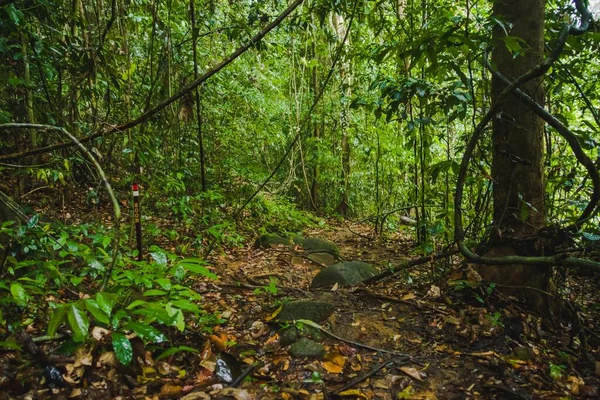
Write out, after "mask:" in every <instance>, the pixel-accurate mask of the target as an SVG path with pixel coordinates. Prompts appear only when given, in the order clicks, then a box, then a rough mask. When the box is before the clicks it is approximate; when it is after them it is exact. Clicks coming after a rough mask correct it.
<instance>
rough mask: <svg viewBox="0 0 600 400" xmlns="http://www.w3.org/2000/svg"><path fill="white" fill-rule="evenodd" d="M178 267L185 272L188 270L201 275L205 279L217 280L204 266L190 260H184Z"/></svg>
mask: <svg viewBox="0 0 600 400" xmlns="http://www.w3.org/2000/svg"><path fill="white" fill-rule="evenodd" d="M203 263H204V262H203ZM180 265H181V266H182V267H183V268H185V269H186V270H188V271H190V272H193V273H195V274H198V275H202V276H205V277H207V278H210V279H217V275H215V274H214V273H212V272H211V271H210V270H209V269H208V268H206V267H205V266H204V265H202V264H200V263H198V262H194V261H192V259H185V260H183V261H181V262H180Z"/></svg>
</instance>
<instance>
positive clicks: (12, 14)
mask: <svg viewBox="0 0 600 400" xmlns="http://www.w3.org/2000/svg"><path fill="white" fill-rule="evenodd" d="M6 12H7V13H8V16H9V18H10V20H11V21H12V22H13V24H15V25H21V22H22V21H23V20H24V19H25V16H24V15H23V12H22V11H21V10H17V9H16V7H15V5H14V4H10V5H9V6H8V7H6Z"/></svg>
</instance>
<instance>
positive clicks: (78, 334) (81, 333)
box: [67, 304, 90, 342]
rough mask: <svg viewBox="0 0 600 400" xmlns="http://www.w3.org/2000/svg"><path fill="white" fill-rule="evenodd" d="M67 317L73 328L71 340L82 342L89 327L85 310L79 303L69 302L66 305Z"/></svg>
mask: <svg viewBox="0 0 600 400" xmlns="http://www.w3.org/2000/svg"><path fill="white" fill-rule="evenodd" d="M67 318H68V320H69V325H70V326H71V329H72V330H73V340H75V341H76V342H83V340H84V339H85V337H86V336H87V333H88V330H89V329H90V321H89V319H88V316H87V314H86V312H85V310H83V309H82V308H81V306H80V305H79V304H71V305H69V306H68V311H67Z"/></svg>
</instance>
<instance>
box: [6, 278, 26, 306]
mask: <svg viewBox="0 0 600 400" xmlns="http://www.w3.org/2000/svg"><path fill="white" fill-rule="evenodd" d="M10 294H12V296H13V299H15V302H16V303H17V304H18V305H20V306H25V305H26V304H27V300H28V299H29V295H28V294H27V292H26V291H25V288H23V286H21V285H20V284H19V283H17V282H13V283H11V284H10Z"/></svg>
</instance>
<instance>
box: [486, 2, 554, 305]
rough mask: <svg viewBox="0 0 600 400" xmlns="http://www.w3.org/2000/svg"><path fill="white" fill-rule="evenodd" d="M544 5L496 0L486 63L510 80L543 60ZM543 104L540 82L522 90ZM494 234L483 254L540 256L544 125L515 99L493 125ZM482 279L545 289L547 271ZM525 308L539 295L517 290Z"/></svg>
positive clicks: (498, 86)
mask: <svg viewBox="0 0 600 400" xmlns="http://www.w3.org/2000/svg"><path fill="white" fill-rule="evenodd" d="M544 8H545V0H529V1H523V0H496V1H494V7H493V14H494V16H495V17H496V18H498V19H499V20H500V21H503V22H504V23H503V27H502V26H498V27H497V28H496V29H495V31H494V44H495V47H494V50H493V53H492V61H493V63H494V65H495V66H496V68H497V69H498V70H499V71H500V72H501V73H502V74H504V75H505V76H507V77H510V78H516V77H517V76H519V75H521V74H523V73H525V72H526V71H528V70H530V69H531V68H532V67H533V66H535V65H537V64H539V63H540V62H541V61H542V60H543V50H544ZM505 28H506V29H510V31H509V32H508V35H510V36H514V37H518V38H520V39H523V40H524V43H521V46H522V47H523V52H522V54H519V55H517V56H516V57H515V56H514V55H513V54H512V53H511V52H509V51H508V49H507V46H506V44H505V43H504V38H505V37H506V32H505V31H504V29H505ZM504 87H505V84H504V83H503V82H501V81H500V80H499V79H496V78H493V79H492V102H494V101H495V100H496V99H497V98H498V95H499V94H500V93H501V92H502V90H503V89H504ZM522 89H523V90H524V91H525V92H526V93H528V94H529V95H530V96H531V97H533V98H534V99H536V100H537V101H538V102H539V103H540V104H543V98H544V89H543V86H542V81H541V79H535V80H532V81H530V82H528V83H527V84H525V85H524V86H523V88H522ZM492 142H493V164H492V178H493V180H494V190H493V195H494V233H493V235H492V247H491V252H490V254H488V255H492V256H493V255H497V256H503V255H509V254H522V255H536V254H539V253H540V247H539V246H538V245H537V242H536V241H535V239H534V237H535V236H536V235H537V233H538V231H539V230H540V229H541V228H543V227H544V226H545V224H546V207H545V203H544V198H545V183H544V175H543V162H544V122H543V121H542V120H541V119H540V118H539V117H537V116H536V115H535V114H534V113H533V112H532V111H530V110H529V108H528V107H527V106H526V105H525V104H523V103H521V102H520V101H519V100H517V99H516V97H510V98H509V99H507V100H506V101H505V102H504V104H502V106H501V108H500V111H499V112H498V113H497V115H496V117H495V119H494V121H493V135H492ZM482 275H483V277H484V278H485V279H487V280H491V281H495V282H498V283H501V284H506V285H518V286H531V287H536V288H540V289H546V288H547V284H548V275H549V270H548V268H540V267H524V266H514V267H512V268H508V269H507V268H506V267H504V268H491V267H486V268H484V269H483V270H482ZM523 293H525V295H526V297H527V299H528V302H529V303H530V305H531V306H532V307H533V308H534V309H537V310H538V311H541V310H540V308H542V307H544V304H545V301H543V299H540V297H539V291H531V290H529V291H523Z"/></svg>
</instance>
